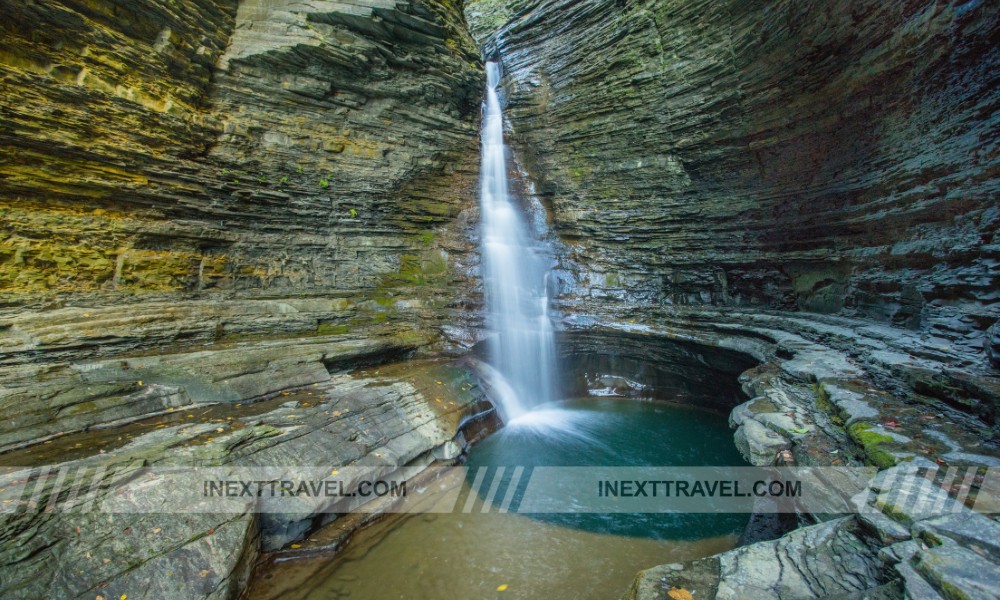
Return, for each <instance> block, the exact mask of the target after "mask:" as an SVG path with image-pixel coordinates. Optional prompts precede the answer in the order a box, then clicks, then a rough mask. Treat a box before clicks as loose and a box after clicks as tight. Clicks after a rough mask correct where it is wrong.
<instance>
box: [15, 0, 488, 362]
mask: <svg viewBox="0 0 1000 600" xmlns="http://www.w3.org/2000/svg"><path fill="white" fill-rule="evenodd" d="M2 6H3V14H4V22H3V24H2V27H3V30H2V33H3V35H2V40H0V77H2V79H0V81H2V84H0V85H2V87H3V97H2V100H0V102H2V104H0V110H2V113H3V117H4V118H3V126H2V128H0V143H2V144H3V146H4V148H5V150H4V154H3V158H2V163H0V181H2V182H3V185H2V188H0V204H2V209H0V210H2V211H3V223H4V225H3V230H2V233H0V289H2V292H3V304H4V306H6V307H18V308H19V309H20V310H21V313H22V314H23V312H24V309H26V308H32V307H42V308H48V309H51V308H55V307H58V306H62V305H73V304H80V303H83V304H87V305H89V306H100V305H107V304H117V305H119V306H120V305H122V304H126V303H130V302H137V303H148V302H150V301H156V300H160V301H167V302H172V303H181V302H184V301H186V300H192V299H212V300H215V301H228V300H232V299H239V298H248V297H261V296H263V297H271V298H274V297H282V296H295V297H303V296H307V297H317V296H319V297H324V298H343V299H345V300H344V302H342V304H344V305H350V310H348V311H347V312H349V313H351V314H352V316H359V320H358V322H356V323H348V322H346V321H345V322H344V323H333V326H338V327H339V326H341V325H343V326H350V325H362V326H363V325H365V324H366V321H368V320H371V319H373V318H382V319H385V318H386V315H384V314H383V316H382V317H378V313H384V312H386V310H384V309H386V308H387V307H391V306H393V305H394V304H395V301H396V296H403V297H405V298H409V299H411V300H413V301H414V302H413V303H414V304H416V303H418V302H417V299H418V298H419V300H420V301H422V302H423V303H424V306H425V307H427V308H428V310H429V312H433V311H434V310H439V311H440V310H444V309H446V308H447V306H446V305H448V304H449V303H454V302H456V300H455V299H456V297H457V296H456V294H455V293H454V289H449V290H448V292H447V293H445V292H444V290H443V288H447V287H450V286H451V285H452V284H454V283H455V282H454V279H455V278H456V277H459V276H458V275H456V271H455V269H454V267H455V264H456V262H461V261H462V260H465V259H464V258H461V255H463V253H465V252H466V251H467V250H468V243H467V242H465V241H464V239H466V238H468V235H467V232H466V231H465V230H464V229H463V231H462V232H461V235H451V236H450V237H449V233H448V232H449V231H452V230H456V229H459V228H461V227H462V225H461V224H460V223H459V222H458V221H457V220H456V219H457V217H458V215H459V213H460V212H461V211H462V210H463V209H465V208H467V207H468V206H470V205H472V204H473V194H474V191H473V190H474V189H475V188H474V186H475V181H476V172H475V166H476V157H475V150H476V147H477V146H476V135H477V122H478V114H479V102H480V95H481V87H482V86H481V79H482V73H481V66H480V64H479V63H480V61H479V58H478V57H479V52H478V49H477V48H476V46H475V44H474V43H473V41H472V39H471V38H470V37H469V35H468V33H467V32H466V29H465V26H464V22H463V19H462V16H461V13H460V11H459V10H458V9H457V8H456V7H454V6H452V5H450V4H446V3H441V2H436V1H434V0H431V1H429V2H423V1H414V2H402V3H397V2H385V1H380V0H371V1H360V2H352V3H349V4H344V3H337V2H313V3H309V4H303V3H298V2H292V1H290V0H289V1H287V2H265V1H254V0H249V1H245V2H237V1H236V0H168V1H153V0H141V1H139V2H120V1H115V0H107V1H102V2H77V1H74V0H66V1H65V2H35V1H29V2H14V1H5V2H3V4H2ZM453 255H458V256H459V258H456V257H455V256H453ZM416 286H421V287H422V288H423V289H421V290H419V291H415V290H414V289H413V288H414V287H416ZM372 300H378V301H380V304H369V305H368V306H367V307H362V306H358V305H360V304H362V303H363V302H364V301H372ZM365 309H367V312H365ZM195 312H198V311H195ZM327 312H331V313H332V312H336V311H333V310H328V311H327ZM423 316H427V315H423ZM418 320H419V319H414V322H416V321H418ZM414 326H418V325H416V324H415V325H414ZM316 327H317V323H316V322H313V323H312V328H313V330H314V331H315V329H316ZM184 329H186V330H187V335H188V336H191V337H195V338H198V339H207V340H211V339H213V338H215V337H218V334H219V333H220V332H222V330H224V329H226V324H225V323H222V322H220V319H218V318H215V317H213V315H205V316H204V318H203V319H201V320H200V322H199V320H198V319H197V318H194V319H192V320H191V321H190V322H189V323H188V326H187V327H184ZM225 333H229V334H240V333H244V332H243V331H240V327H239V326H235V327H234V328H232V330H230V331H227V332H225ZM157 341H158V342H162V341H163V340H157Z"/></svg>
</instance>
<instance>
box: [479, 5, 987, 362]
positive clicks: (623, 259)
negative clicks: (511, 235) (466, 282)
mask: <svg viewBox="0 0 1000 600" xmlns="http://www.w3.org/2000/svg"><path fill="white" fill-rule="evenodd" d="M467 13H468V17H469V19H470V22H471V26H472V30H473V31H474V32H476V33H477V34H478V35H481V36H484V41H485V42H486V45H487V48H488V51H492V52H496V53H497V55H498V56H499V57H500V58H501V59H502V61H503V64H504V66H505V68H506V75H507V78H508V103H509V106H508V109H507V115H508V117H509V119H510V123H511V124H510V129H511V138H512V142H513V144H514V145H515V147H516V148H517V152H518V155H519V157H520V159H521V160H522V161H523V162H524V163H525V165H526V167H527V168H528V170H529V171H530V172H531V174H532V175H533V176H534V178H535V179H536V181H537V182H538V184H539V190H540V193H541V195H542V197H543V200H545V201H547V202H548V204H549V205H550V206H551V214H552V221H553V226H554V229H555V231H556V232H557V234H558V235H559V236H560V237H561V238H562V239H563V240H564V241H566V242H567V244H568V246H567V256H568V258H567V260H566V261H565V263H564V267H565V271H564V272H563V273H562V282H563V284H564V287H563V289H562V293H563V299H564V301H565V303H566V304H568V305H570V306H569V308H570V309H571V310H576V309H580V304H579V301H580V299H581V298H583V299H593V300H596V301H599V303H595V302H591V306H590V307H589V308H587V307H585V308H583V309H582V310H591V311H598V312H600V311H601V310H604V307H607V306H609V305H613V304H614V303H616V302H627V303H640V304H646V305H722V306H741V307H758V308H771V309H782V310H796V309H802V310H806V311H809V312H825V313H839V314H846V315H853V316H860V317H865V318H871V319H875V320H878V321H882V322H888V323H892V324H894V325H898V326H901V327H906V328H911V329H915V330H920V331H924V332H926V333H927V334H928V337H929V338H932V339H934V340H935V341H936V342H935V343H936V344H937V345H938V346H941V347H944V346H952V347H962V348H963V350H964V351H969V352H971V353H974V354H978V355H979V356H982V355H983V354H982V353H983V351H984V344H985V339H986V335H985V331H986V329H987V328H989V327H990V326H991V325H992V324H993V323H994V322H995V321H996V319H997V316H998V312H997V311H998V307H997V301H998V297H997V289H1000V285H998V273H1000V272H998V258H1000V254H998V250H1000V246H998V241H1000V240H998V237H997V231H998V223H1000V212H998V209H997V205H996V199H997V197H998V193H1000V184H998V174H1000V153H998V152H997V148H996V140H997V139H998V137H1000V120H998V118H997V115H998V110H1000V96H998V94H997V93H996V89H997V85H998V79H997V77H998V73H1000V50H998V48H997V46H996V42H995V40H996V35H997V32H998V30H1000V23H998V21H1000V13H998V11H997V10H996V7H995V6H993V5H991V3H988V2H979V1H973V2H965V3H958V2H928V1H924V0H919V1H901V2H874V1H872V2H869V1H863V2H855V1H851V2H830V1H825V0H824V1H806V2H800V1H781V2H768V3H760V2H745V1H742V0H734V1H722V2H716V1H682V2H681V1H678V2H674V1H655V2H654V1H647V0H638V1H629V2H613V1H610V0H585V1H583V2H579V1H570V0H552V1H547V2H534V3H532V2H494V1H488V0H487V1H481V2H477V3H472V4H471V5H470V8H469V9H468V11H467ZM508 19H509V21H508ZM490 27H497V28H499V30H494V32H492V33H491V34H487V33H484V32H490ZM573 306H576V309H574V308H573Z"/></svg>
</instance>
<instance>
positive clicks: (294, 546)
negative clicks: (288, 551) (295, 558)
mask: <svg viewBox="0 0 1000 600" xmlns="http://www.w3.org/2000/svg"><path fill="white" fill-rule="evenodd" d="M301 547H302V544H292V546H291V548H292V550H298V549H299V548H301Z"/></svg>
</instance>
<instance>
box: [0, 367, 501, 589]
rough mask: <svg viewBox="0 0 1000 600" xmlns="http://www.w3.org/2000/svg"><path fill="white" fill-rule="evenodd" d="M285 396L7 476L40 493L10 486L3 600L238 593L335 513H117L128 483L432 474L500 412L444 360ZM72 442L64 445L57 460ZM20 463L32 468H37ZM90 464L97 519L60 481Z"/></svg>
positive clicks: (158, 497) (195, 417)
mask: <svg viewBox="0 0 1000 600" xmlns="http://www.w3.org/2000/svg"><path fill="white" fill-rule="evenodd" d="M277 399H278V401H280V404H278V405H277V406H275V405H274V404H273V403H272V404H271V405H270V406H269V410H266V411H265V412H256V411H253V410H246V411H244V410H241V409H240V408H239V407H234V408H233V409H231V411H230V412H229V413H228V415H227V416H223V415H222V414H218V413H216V414H213V415H210V416H206V415H203V414H201V413H197V412H194V411H192V409H190V408H188V409H185V410H184V413H187V414H185V415H183V418H182V419H181V421H180V423H179V424H178V423H160V424H159V425H156V426H155V427H153V428H150V429H148V430H144V431H137V430H131V431H130V432H129V433H127V434H126V431H125V430H123V431H121V434H122V435H127V436H128V441H127V443H126V444H125V445H123V446H121V447H118V448H113V449H110V450H104V449H103V448H100V449H98V448H93V449H92V453H90V454H88V455H84V456H81V457H80V458H78V459H76V460H72V461H68V462H67V461H61V460H56V461H40V462H41V463H42V464H45V465H46V466H45V467H34V468H30V469H26V468H25V467H26V466H28V465H25V464H23V463H22V464H21V465H20V466H18V467H14V468H11V467H8V468H6V469H5V473H4V481H5V483H7V484H10V483H13V482H16V481H18V480H21V479H24V478H27V479H30V480H32V481H40V482H41V483H38V484H37V485H35V486H34V487H33V488H32V489H34V490H35V491H34V492H33V493H32V494H31V495H30V497H28V496H24V495H18V494H16V493H14V492H12V491H10V489H9V488H6V486H5V492H6V494H5V498H4V502H5V504H4V505H3V506H5V508H6V509H8V510H5V514H4V515H3V517H2V518H0V573H2V577H0V582H2V593H3V595H4V597H8V598H41V597H60V598H88V599H89V598H94V597H95V595H102V596H104V597H113V598H118V597H120V596H121V595H127V596H128V597H134V598H165V597H171V598H233V597H237V596H238V595H239V594H240V593H241V592H242V590H243V589H244V588H245V586H246V584H247V580H248V577H249V575H250V569H251V567H252V565H253V562H254V560H255V559H256V557H257V555H258V553H259V552H260V551H261V550H262V549H263V550H268V549H273V548H277V547H281V546H284V545H286V544H288V543H289V542H291V541H294V540H296V539H299V538H300V537H302V535H304V534H305V533H306V532H308V531H310V530H311V529H312V528H314V527H315V525H316V522H317V520H318V519H320V518H322V517H324V516H325V517H326V520H331V519H332V518H333V517H335V516H336V515H323V514H322V512H321V511H322V507H319V508H318V509H314V510H319V511H320V512H306V513H302V512H288V513H285V512H278V511H275V510H268V511H265V512H262V513H260V514H258V512H257V511H258V509H257V508H256V507H255V505H254V501H253V500H252V499H251V500H247V501H245V504H246V506H245V512H243V513H242V514H241V513H239V512H238V511H237V512H233V511H232V510H230V511H229V512H227V513H225V514H214V513H211V512H207V511H202V512H197V511H191V512H183V513H179V514H178V513H176V512H175V511H173V510H171V508H172V507H165V506H160V505H157V504H156V503H157V502H160V503H162V502H163V501H164V498H165V497H169V494H165V493H157V490H156V489H155V487H152V488H150V487H149V486H144V487H143V488H142V491H143V493H142V494H141V495H139V496H137V497H136V498H134V499H133V500H134V501H135V502H137V503H138V504H137V506H138V508H136V506H133V505H129V510H125V511H124V512H115V511H114V510H113V509H108V506H109V505H111V506H112V507H113V506H114V504H115V502H116V501H118V500H116V495H120V491H119V492H116V491H115V490H120V489H121V486H120V485H118V486H116V485H115V484H116V483H117V484H121V483H122V482H126V483H127V482H128V481H129V480H130V479H129V478H130V476H132V474H133V473H136V472H137V471H138V470H139V469H141V468H143V467H169V466H201V467H228V468H233V469H238V468H245V467H297V466H301V465H318V466H327V467H349V466H352V465H359V466H360V465H366V466H369V467H373V468H381V469H382V470H383V471H384V472H385V473H392V472H393V470H394V469H398V468H399V467H403V466H407V465H409V466H413V467H418V468H419V467H422V466H426V465H430V464H432V463H434V461H435V460H436V453H438V452H439V450H440V449H446V450H447V449H448V447H450V446H454V445H457V446H458V447H459V448H460V449H464V446H465V444H466V443H467V442H466V440H465V438H464V436H463V435H462V433H461V428H462V427H463V425H464V423H465V421H466V420H467V419H468V418H469V417H470V416H473V415H476V414H479V413H481V412H482V411H484V410H486V409H488V408H489V405H488V404H487V402H486V400H485V398H484V396H483V394H482V392H481V390H480V389H479V387H478V384H477V382H476V378H475V376H474V375H473V373H472V372H471V371H469V370H468V369H467V368H465V367H462V366H461V365H456V364H451V363H447V362H439V361H438V362H434V361H423V362H420V361H418V362H410V363H406V364H402V365H394V366H393V365H390V366H382V367H374V368H372V369H370V370H367V371H363V372H358V373H355V374H334V375H332V376H331V377H329V378H328V380H327V381H325V382H323V383H321V384H315V385H312V386H308V387H305V388H302V389H299V390H290V391H285V392H282V393H280V394H279V395H278V396H277ZM251 406H252V405H248V406H247V408H250V407H251ZM188 411H192V412H190V413H189V412H188ZM60 443H61V442H60V440H58V439H57V440H54V441H53V442H52V444H55V445H56V447H57V448H56V449H57V450H58V445H59V444H60ZM84 450H86V449H84ZM5 456H7V455H5ZM21 457H22V458H24V459H25V460H24V462H25V463H26V462H28V460H29V459H30V455H28V454H22V456H21ZM451 458H454V456H452V457H451ZM83 468H88V469H90V470H89V471H88V473H91V472H93V473H98V474H99V476H95V477H93V478H91V479H88V483H89V484H90V485H89V487H88V488H87V490H88V491H92V494H81V495H80V496H79V500H82V499H83V498H87V499H88V500H87V501H88V502H90V503H91V504H90V506H92V507H95V506H99V507H101V508H102V510H84V508H82V507H81V506H80V504H79V500H77V502H78V503H77V504H75V505H74V504H73V502H74V498H76V496H74V494H73V491H72V487H71V486H69V485H61V484H62V483H67V478H68V479H69V480H70V481H72V480H73V477H74V475H73V474H74V473H76V472H77V470H79V469H83ZM14 487H16V486H14ZM22 487H23V486H22ZM8 501H9V502H8ZM25 503H31V504H33V505H32V506H29V505H27V504H25ZM22 504H25V505H24V506H21V505H22ZM39 506H53V507H55V509H54V510H51V511H49V510H38V507H39ZM74 506H75V507H76V508H73V507H74ZM227 506H231V505H227ZM157 507H159V509H160V510H157ZM104 509H108V510H104ZM164 509H165V510H164Z"/></svg>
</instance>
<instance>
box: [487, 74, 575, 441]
mask: <svg viewBox="0 0 1000 600" xmlns="http://www.w3.org/2000/svg"><path fill="white" fill-rule="evenodd" d="M486 76H487V84H486V107H485V111H484V113H483V131H482V167H481V170H480V185H481V190H480V196H481V200H480V202H481V211H482V236H483V237H482V253H483V274H484V280H485V281H484V282H485V286H486V310H487V314H488V319H489V320H488V323H487V324H488V326H489V327H490V329H491V330H492V331H493V333H494V335H493V336H491V339H490V347H489V349H490V360H491V362H492V363H493V366H494V367H495V368H496V370H497V371H499V373H500V375H502V377H503V379H504V380H506V383H507V385H506V386H505V387H506V388H508V389H505V390H504V393H502V394H497V396H498V397H497V398H496V400H497V402H498V403H499V405H500V406H499V409H500V412H501V416H502V417H503V419H504V421H506V422H508V423H510V422H511V421H513V420H515V419H517V418H518V417H520V416H522V415H524V414H525V413H526V412H527V411H529V410H530V409H531V408H532V407H534V406H538V405H539V404H544V403H546V402H551V401H552V400H553V399H554V398H555V390H554V387H555V383H554V382H555V380H556V378H555V374H556V373H555V350H554V344H553V336H552V323H551V321H550V320H549V315H548V307H549V298H548V292H547V285H546V281H547V277H548V260H547V257H546V256H545V253H544V251H543V249H542V248H541V246H540V244H539V242H538V241H537V240H533V239H532V238H531V236H530V235H529V230H528V227H527V224H526V222H525V219H524V216H523V215H522V213H521V211H520V210H519V209H518V206H517V205H516V204H515V203H514V202H513V200H512V198H511V197H510V193H509V191H508V189H507V152H506V147H505V146H504V141H503V113H502V112H501V109H500V97H499V94H498V91H497V86H499V85H500V66H499V65H498V64H497V63H495V62H488V63H486Z"/></svg>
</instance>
